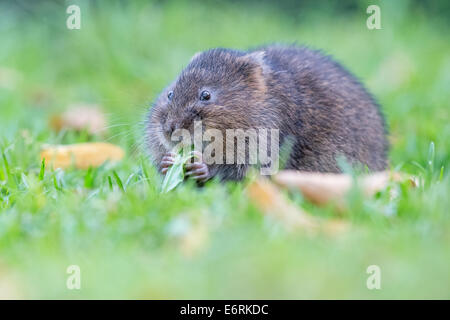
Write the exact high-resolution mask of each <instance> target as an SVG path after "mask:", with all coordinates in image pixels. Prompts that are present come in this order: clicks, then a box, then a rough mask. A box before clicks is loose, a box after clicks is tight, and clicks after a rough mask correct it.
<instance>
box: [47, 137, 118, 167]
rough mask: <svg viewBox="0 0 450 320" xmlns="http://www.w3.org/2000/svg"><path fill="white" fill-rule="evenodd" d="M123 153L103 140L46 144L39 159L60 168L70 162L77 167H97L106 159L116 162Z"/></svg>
mask: <svg viewBox="0 0 450 320" xmlns="http://www.w3.org/2000/svg"><path fill="white" fill-rule="evenodd" d="M124 155H125V152H124V151H123V149H122V148H120V147H118V146H116V145H113V144H111V143H105V142H91V143H79V144H70V145H54V146H46V147H44V148H43V150H42V151H41V159H44V158H45V161H46V163H47V164H48V165H53V167H54V168H61V169H65V168H68V167H70V166H71V165H72V164H73V165H74V166H75V167H76V168H78V169H88V168H89V167H98V166H100V165H102V164H103V163H105V162H106V161H111V162H117V161H119V160H121V159H122V158H123V157H124Z"/></svg>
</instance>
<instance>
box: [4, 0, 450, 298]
mask: <svg viewBox="0 0 450 320" xmlns="http://www.w3.org/2000/svg"><path fill="white" fill-rule="evenodd" d="M70 4H78V5H79V6H80V8H81V29H80V30H68V29H67V27H66V19H67V17H68V14H67V13H66V8H67V6H68V5H70ZM369 4H377V5H379V6H380V8H381V26H382V29H381V30H369V29H368V28H367V27H366V19H367V17H368V16H369V15H368V14H367V13H366V8H367V6H368V5H369ZM448 17H450V4H449V2H448V1H429V2H422V1H401V0H397V1H345V2H341V1H333V2H331V1H318V2H317V1H281V2H280V1H276V2H275V1H274V2H272V1H248V2H244V3H242V2H238V1H231V2H224V1H220V2H219V1H16V2H1V3H0V40H1V43H0V155H1V159H0V297H6V298H8V297H24V298H275V299H277V298H288V299H289V298H447V299H448V298H450V271H449V269H450V268H449V267H448V262H449V261H450V238H449V235H450V219H449V210H448V208H449V205H450V203H449V197H448V195H449V193H450V186H449V175H448V165H449V162H450V152H449V150H450V124H449V101H450V90H449V88H450V35H449V34H450V33H449V29H450V28H449V21H448ZM270 43H286V44H291V43H298V44H306V45H309V46H311V47H313V48H320V49H323V50H324V51H325V52H327V53H329V54H331V55H333V56H334V57H335V58H336V59H337V60H338V61H340V62H342V63H343V64H344V65H345V66H346V67H347V68H348V69H349V70H351V71H352V72H353V73H354V74H355V75H357V76H358V77H359V78H360V79H361V81H362V82H363V83H364V84H365V85H366V86H367V87H368V89H369V90H370V91H371V92H372V93H373V94H374V95H375V96H376V97H377V99H378V100H379V102H380V104H381V105H382V108H383V111H384V113H385V115H386V118H387V123H388V125H389V130H390V137H389V139H390V142H391V151H390V162H391V166H392V168H393V169H396V170H402V171H406V172H409V173H412V174H415V175H417V176H419V177H421V178H422V179H423V180H424V181H425V184H424V186H423V187H420V188H418V189H409V188H405V186H401V185H400V186H399V185H396V186H393V188H396V192H397V193H398V196H397V197H396V198H395V199H390V196H389V190H388V191H386V192H385V193H381V194H378V195H377V196H376V197H375V198H372V199H364V198H362V197H361V195H358V194H352V195H351V196H349V199H347V200H348V201H349V203H350V205H349V210H347V211H346V212H344V213H341V218H343V219H345V220H347V221H349V222H351V223H353V224H354V225H355V228H354V229H353V230H352V231H351V232H349V233H348V234H346V235H345V236H343V237H340V238H338V239H334V238H333V239H330V238H329V237H326V236H318V237H313V238H310V237H306V236H305V235H303V234H301V233H300V234H292V233H287V232H286V231H284V229H283V228H282V227H281V226H280V225H279V224H278V223H277V222H276V221H272V220H271V219H269V218H265V217H263V216H262V215H261V213H260V212H258V210H257V209H256V208H254V206H253V205H252V204H251V203H250V202H249V201H248V199H246V198H245V196H244V189H245V186H243V185H239V184H238V185H236V184H228V185H226V186H223V185H219V184H214V183H212V184H211V185H209V186H208V187H207V188H204V190H198V189H196V188H194V187H193V186H192V185H190V184H187V185H186V186H183V187H182V188H180V189H179V190H177V191H176V192H174V193H171V194H168V195H164V196H161V195H160V194H159V190H158V187H159V183H160V178H159V177H158V175H157V174H156V172H155V170H154V168H153V167H152V166H151V165H150V164H149V163H148V161H147V159H146V156H145V150H143V147H142V136H143V126H142V121H143V119H144V116H145V113H146V112H147V110H148V108H149V106H150V105H151V101H152V100H153V99H154V98H155V97H156V95H157V94H158V92H159V91H160V90H161V89H162V88H164V86H165V85H167V84H168V83H169V81H171V80H172V79H173V78H174V77H175V76H176V75H177V74H178V73H179V72H180V71H181V70H182V68H183V67H184V66H186V65H187V63H188V62H189V59H190V57H191V56H192V55H193V54H194V53H196V52H198V51H201V50H205V49H208V48H213V47H231V48H237V49H247V48H251V47H253V46H258V45H261V44H270ZM73 103H95V104H98V105H100V106H101V107H102V109H103V110H104V111H105V112H106V113H107V115H108V120H109V124H110V125H111V127H110V128H109V129H108V135H107V137H106V138H105V137H95V136H94V137H88V136H86V135H79V134H74V133H72V132H62V133H56V132H54V131H53V130H52V129H50V128H49V119H50V117H51V116H52V115H54V114H55V113H58V112H60V111H61V110H64V109H66V108H67V107H68V106H69V105H70V104H73ZM101 139H104V140H105V139H106V140H107V141H109V142H113V143H117V144H119V145H121V146H122V147H124V148H125V150H127V157H126V159H125V160H124V161H122V163H120V164H119V165H117V166H114V167H111V166H102V167H101V168H99V169H94V170H89V171H82V170H75V169H70V170H66V171H58V170H56V171H52V170H48V171H47V172H46V174H45V176H41V175H40V166H41V163H40V159H39V150H40V148H41V147H42V145H44V144H47V143H72V142H81V141H86V140H101ZM432 142H433V143H434V146H435V147H434V149H433V148H430V144H431V143H432ZM110 181H111V182H112V183H111V184H110ZM290 197H291V199H292V201H294V202H295V203H296V204H298V205H301V206H303V207H305V208H307V210H309V211H310V212H311V213H313V214H315V215H319V216H323V217H325V218H327V219H328V218H329V217H331V216H333V215H335V212H334V210H333V209H332V208H331V207H327V208H315V207H314V206H312V205H311V204H310V203H308V202H307V201H305V200H304V199H303V198H302V197H301V195H300V194H290ZM186 237H187V238H186ZM180 239H182V240H180ZM183 239H184V240H183ZM186 239H191V240H189V241H193V243H194V244H193V245H192V244H191V245H192V246H193V247H194V248H196V246H197V243H200V245H199V247H200V248H202V249H201V250H199V251H198V252H197V250H196V249H192V248H190V247H189V245H190V242H189V241H188V247H189V248H188V249H187V250H188V252H189V253H188V254H186V252H185V250H186V248H184V247H183V246H184V245H183V241H185V240H186ZM191 249H192V250H193V252H194V253H192V252H191V251H192V250H191ZM72 264H76V265H79V266H80V268H81V272H82V289H81V290H68V289H67V287H66V279H67V276H68V275H67V273H66V268H67V266H69V265H72ZM371 264H376V265H379V266H380V267H381V270H382V289H381V290H372V291H371V290H368V289H367V288H366V279H367V276H368V275H367V274H366V268H367V266H369V265H371Z"/></svg>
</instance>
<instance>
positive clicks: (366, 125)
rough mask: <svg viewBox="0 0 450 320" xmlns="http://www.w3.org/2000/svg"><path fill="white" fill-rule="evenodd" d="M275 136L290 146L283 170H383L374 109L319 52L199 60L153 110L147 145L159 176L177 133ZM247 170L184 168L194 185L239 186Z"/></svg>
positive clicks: (218, 54) (382, 140)
mask: <svg viewBox="0 0 450 320" xmlns="http://www.w3.org/2000/svg"><path fill="white" fill-rule="evenodd" d="M194 121H201V123H202V126H203V128H215V129H218V130H220V131H225V130H227V129H244V130H246V129H251V128H276V129H278V130H279V144H280V145H282V144H283V143H284V142H285V141H286V139H288V138H289V139H292V143H293V144H292V148H291V152H290V155H289V158H288V160H287V162H286V164H285V167H286V168H287V169H297V170H304V171H320V172H339V171H340V168H339V165H338V163H337V161H336V160H337V158H338V157H339V156H344V157H345V158H346V159H347V161H349V162H350V163H352V164H361V165H364V166H367V167H368V168H369V169H370V170H372V171H379V170H383V169H385V168H386V166H387V159H386V156H387V148H388V143H387V140H386V135H385V127H384V119H383V116H382V114H381V112H380V109H379V106H378V105H377V103H376V102H375V100H374V99H373V97H372V96H371V95H370V94H369V93H368V92H367V91H366V90H365V88H364V87H363V85H361V83H360V82H359V81H358V80H357V79H356V78H355V77H354V76H353V75H352V74H350V73H349V72H348V71H346V70H345V69H344V68H343V67H342V66H341V65H339V64H338V63H336V62H335V61H333V60H332V59H331V58H330V57H328V56H325V55H324V54H322V53H321V52H320V51H315V50H311V49H308V48H306V47H296V46H289V47H282V46H270V47H265V48H260V49H258V50H254V51H248V52H245V51H237V50H230V49H221V48H219V49H212V50H208V51H205V52H201V53H198V54H196V55H195V56H194V57H193V58H192V60H191V61H190V63H189V64H188V66H187V67H186V68H185V69H184V70H183V71H182V72H181V74H180V75H179V76H178V77H177V78H176V80H175V81H174V82H173V83H172V84H170V85H169V86H168V87H167V88H165V89H164V90H163V92H162V93H161V94H160V96H159V97H158V98H157V99H156V101H155V103H154V105H153V107H152V108H151V109H150V112H149V115H148V121H147V126H146V138H147V145H148V147H149V150H150V154H151V157H152V159H153V161H154V163H155V164H156V165H157V166H158V168H159V169H160V170H161V172H162V173H163V174H165V172H166V171H167V168H168V167H169V166H170V165H171V164H172V163H173V157H174V154H173V153H171V152H172V151H173V150H171V147H172V146H173V144H172V143H171V142H170V136H171V134H172V133H173V131H174V130H176V129H180V128H184V129H187V130H189V131H190V132H192V130H193V123H194ZM248 166H249V165H248V164H247V163H245V164H210V163H208V164H206V163H205V161H201V160H198V159H197V160H196V161H195V162H194V163H191V164H189V165H187V167H186V169H187V175H188V176H191V177H193V178H195V179H197V180H198V181H205V180H207V179H209V178H211V177H214V176H219V177H220V178H221V179H223V180H240V179H242V178H243V177H244V176H245V174H246V172H247V169H248Z"/></svg>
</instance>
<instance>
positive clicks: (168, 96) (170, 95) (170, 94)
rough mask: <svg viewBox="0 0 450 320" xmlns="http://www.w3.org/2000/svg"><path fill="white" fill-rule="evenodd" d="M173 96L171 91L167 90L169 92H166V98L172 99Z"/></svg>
mask: <svg viewBox="0 0 450 320" xmlns="http://www.w3.org/2000/svg"><path fill="white" fill-rule="evenodd" d="M172 98H173V91H169V93H168V94H167V99H169V101H170V100H172Z"/></svg>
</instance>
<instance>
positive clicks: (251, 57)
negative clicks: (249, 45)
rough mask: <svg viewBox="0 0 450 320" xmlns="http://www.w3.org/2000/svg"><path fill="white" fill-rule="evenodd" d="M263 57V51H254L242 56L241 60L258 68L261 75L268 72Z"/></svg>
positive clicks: (264, 54)
mask: <svg viewBox="0 0 450 320" xmlns="http://www.w3.org/2000/svg"><path fill="white" fill-rule="evenodd" d="M265 57H266V52H265V51H254V52H250V53H248V54H246V55H244V56H242V57H241V59H242V60H243V61H245V62H248V63H249V64H250V65H254V66H256V67H259V68H260V69H261V71H262V73H264V72H266V71H267V70H268V66H267V64H266V62H265Z"/></svg>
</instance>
